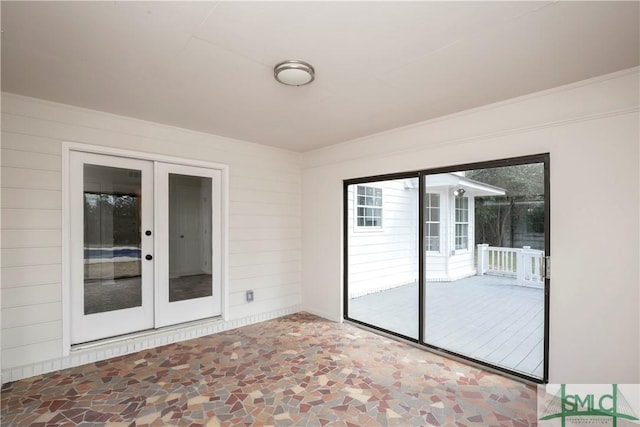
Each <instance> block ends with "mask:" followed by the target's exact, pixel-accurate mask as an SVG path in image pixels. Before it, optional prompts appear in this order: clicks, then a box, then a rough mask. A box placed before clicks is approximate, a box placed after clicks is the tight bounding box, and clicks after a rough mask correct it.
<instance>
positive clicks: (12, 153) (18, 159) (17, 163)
mask: <svg viewBox="0 0 640 427" xmlns="http://www.w3.org/2000/svg"><path fill="white" fill-rule="evenodd" d="M3 138H4V136H3ZM2 146H3V147H6V145H5V144H4V141H3V144H2ZM2 167H12V168H23V169H36V170H42V171H57V172H59V171H60V170H61V169H62V164H61V162H60V155H59V154H58V155H52V154H43V153H34V152H27V151H21V150H9V149H5V148H3V149H2Z"/></svg>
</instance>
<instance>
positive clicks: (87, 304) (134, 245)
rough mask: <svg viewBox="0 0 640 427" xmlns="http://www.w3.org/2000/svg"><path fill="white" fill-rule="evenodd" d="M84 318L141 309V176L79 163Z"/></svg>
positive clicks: (131, 171)
mask: <svg viewBox="0 0 640 427" xmlns="http://www.w3.org/2000/svg"><path fill="white" fill-rule="evenodd" d="M83 174H84V189H83V190H84V314H94V313H102V312H105V311H112V310H121V309H125V308H131V307H139V306H141V305H142V273H141V265H140V259H141V258H140V242H141V233H140V231H141V230H140V227H141V226H140V222H141V217H140V207H141V199H140V191H141V172H140V171H139V170H132V169H121V168H113V167H107V166H96V165H89V164H85V165H84V171H83Z"/></svg>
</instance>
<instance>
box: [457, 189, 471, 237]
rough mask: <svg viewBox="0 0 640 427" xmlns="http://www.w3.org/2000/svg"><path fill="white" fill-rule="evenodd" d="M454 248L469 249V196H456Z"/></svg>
mask: <svg viewBox="0 0 640 427" xmlns="http://www.w3.org/2000/svg"><path fill="white" fill-rule="evenodd" d="M455 208H456V223H455V232H456V234H455V241H456V249H469V198H468V197H456V204H455Z"/></svg>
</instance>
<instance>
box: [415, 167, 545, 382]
mask: <svg viewBox="0 0 640 427" xmlns="http://www.w3.org/2000/svg"><path fill="white" fill-rule="evenodd" d="M430 188H438V189H439V190H441V193H440V194H441V195H442V197H441V199H440V205H441V213H440V214H441V218H442V222H441V224H442V228H441V230H440V232H441V240H440V249H441V250H440V252H439V253H434V252H426V253H425V258H424V259H425V264H424V265H425V269H424V275H425V284H424V286H425V301H424V302H425V311H424V313H425V319H424V321H425V324H424V327H425V329H424V331H425V333H424V335H425V336H424V341H425V342H426V343H428V344H430V345H434V346H436V347H438V348H442V349H445V350H448V351H452V352H454V353H458V354H461V355H464V356H467V357H470V358H473V359H476V360H480V361H482V362H486V363H489V364H492V365H496V366H499V367H502V368H506V369H509V370H512V371H516V372H519V373H522V374H525V375H528V376H531V377H535V378H542V377H543V368H544V360H543V359H544V279H543V278H542V274H541V273H542V272H541V268H542V265H543V263H542V259H543V257H544V255H545V253H544V242H545V236H544V220H545V209H544V203H545V194H544V164H543V163H533V164H526V165H514V166H507V167H499V168H486V169H478V170H463V171H458V172H455V173H451V174H437V175H429V176H426V177H425V191H426V192H429V189H430ZM462 190H464V191H462ZM461 194H464V197H462V196H461ZM425 199H426V198H425ZM448 224H451V225H453V226H454V229H453V233H451V232H450V231H448V227H450V226H451V225H448ZM425 234H426V232H425ZM425 237H428V236H425ZM427 242H428V241H427ZM427 248H428V246H427ZM454 249H468V250H467V251H455V250H454Z"/></svg>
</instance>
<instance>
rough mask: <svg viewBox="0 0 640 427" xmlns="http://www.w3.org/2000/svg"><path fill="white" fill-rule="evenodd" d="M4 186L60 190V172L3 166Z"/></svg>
mask: <svg viewBox="0 0 640 427" xmlns="http://www.w3.org/2000/svg"><path fill="white" fill-rule="evenodd" d="M2 186H3V187H5V188H34V189H38V190H60V189H61V175H60V172H53V171H48V170H46V171H45V170H36V169H19V168H10V167H6V166H3V167H2Z"/></svg>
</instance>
